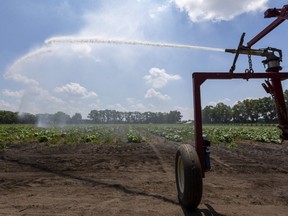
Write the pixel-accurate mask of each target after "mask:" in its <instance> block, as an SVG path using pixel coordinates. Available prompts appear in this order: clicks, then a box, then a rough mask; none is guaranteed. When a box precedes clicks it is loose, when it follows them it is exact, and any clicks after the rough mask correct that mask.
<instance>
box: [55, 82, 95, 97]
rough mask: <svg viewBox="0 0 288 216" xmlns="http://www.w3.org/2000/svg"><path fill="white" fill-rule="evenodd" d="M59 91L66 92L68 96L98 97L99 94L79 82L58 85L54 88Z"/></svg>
mask: <svg viewBox="0 0 288 216" xmlns="http://www.w3.org/2000/svg"><path fill="white" fill-rule="evenodd" d="M54 91H55V92H57V93H64V94H66V95H68V96H74V97H80V98H89V97H97V94H96V93H95V92H93V91H88V90H87V89H86V88H85V87H83V86H81V85H80V84H79V83H73V82H71V83H68V84H66V85H64V86H62V87H56V88H55V89H54Z"/></svg>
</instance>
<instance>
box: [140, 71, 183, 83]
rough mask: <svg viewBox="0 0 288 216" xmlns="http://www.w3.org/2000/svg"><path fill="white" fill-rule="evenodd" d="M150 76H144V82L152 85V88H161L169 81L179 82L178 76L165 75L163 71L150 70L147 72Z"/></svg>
mask: <svg viewBox="0 0 288 216" xmlns="http://www.w3.org/2000/svg"><path fill="white" fill-rule="evenodd" d="M149 74H150V75H146V76H144V80H146V82H147V83H149V84H152V87H153V88H162V87H164V86H165V85H167V83H168V82H169V81H171V80H180V79H181V77H180V76H179V75H172V74H168V73H166V71H165V69H160V68H151V69H150V70H149Z"/></svg>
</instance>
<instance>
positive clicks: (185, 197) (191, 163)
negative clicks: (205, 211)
mask: <svg viewBox="0 0 288 216" xmlns="http://www.w3.org/2000/svg"><path fill="white" fill-rule="evenodd" d="M175 175H176V186H177V192H178V199H179V202H180V204H181V205H182V206H183V207H185V208H188V209H191V210H193V209H196V208H197V206H198V205H199V204H200V202H201V198H202V191H203V181H202V172H201V165H200V161H199V158H198V155H197V153H196V151H195V149H194V148H193V147H192V146H191V145H190V144H183V145H181V146H180V147H179V149H178V150H177V153H176V160H175Z"/></svg>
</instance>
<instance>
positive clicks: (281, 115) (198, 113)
mask: <svg viewBox="0 0 288 216" xmlns="http://www.w3.org/2000/svg"><path fill="white" fill-rule="evenodd" d="M264 17H265V18H270V17H277V19H276V20H274V21H273V22H272V23H271V24H270V25H268V26H267V27H266V28H265V29H264V30H262V31H261V32H260V33H259V34H258V35H256V36H255V37H254V38H252V40H250V41H249V42H248V43H247V47H246V48H248V49H251V47H252V46H253V45H254V44H255V43H257V42H258V41H259V40H261V39H262V38H263V37H264V36H265V35H267V34H268V33H269V32H271V31H272V30H273V29H274V28H276V27H277V26H278V25H280V24H281V23H282V22H283V21H285V20H286V19H288V5H284V6H283V8H282V9H276V8H273V9H268V10H266V11H265V13H264ZM244 35H245V34H243V35H242V37H241V40H240V44H239V46H240V45H242V43H243V39H244ZM239 48H240V47H238V50H237V52H236V56H235V59H234V63H233V66H232V68H231V69H230V72H228V73H227V72H218V73H203V72H195V73H193V74H192V80H193V95H194V126H195V149H196V152H197V155H198V157H199V160H200V163H201V168H202V176H203V178H204V177H205V158H204V157H205V155H204V144H203V133H202V109H201V88H200V87H201V85H202V84H203V83H204V82H205V81H206V80H207V79H245V80H248V79H270V80H271V84H270V82H266V83H268V84H269V86H268V87H267V86H265V85H264V86H263V87H264V89H265V90H266V91H267V90H268V91H269V93H271V94H272V96H273V98H274V101H275V108H276V113H277V116H278V122H279V127H280V128H281V129H282V138H284V139H288V119H287V111H286V105H285V100H284V95H283V90H282V84H281V81H282V80H285V79H288V73H287V72H285V73H283V72H281V73H279V71H280V70H281V69H282V68H281V67H280V61H281V58H278V57H277V56H275V55H272V57H271V56H266V58H267V59H266V60H264V61H263V63H265V64H267V65H268V69H267V70H266V72H268V73H233V71H234V69H235V63H236V60H237V57H238V55H239ZM233 53H234V52H233ZM243 54H244V53H243ZM246 54H249V52H247V53H246ZM250 54H252V53H250Z"/></svg>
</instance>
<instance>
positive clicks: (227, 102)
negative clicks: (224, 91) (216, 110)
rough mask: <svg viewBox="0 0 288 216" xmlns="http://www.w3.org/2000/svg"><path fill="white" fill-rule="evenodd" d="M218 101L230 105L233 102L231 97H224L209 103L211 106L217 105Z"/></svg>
mask: <svg viewBox="0 0 288 216" xmlns="http://www.w3.org/2000/svg"><path fill="white" fill-rule="evenodd" d="M218 103H224V104H226V105H230V104H231V100H230V99H229V98H224V99H221V100H218V101H210V102H209V105H211V106H216V105H217V104H218Z"/></svg>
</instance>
